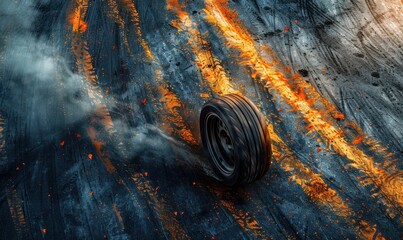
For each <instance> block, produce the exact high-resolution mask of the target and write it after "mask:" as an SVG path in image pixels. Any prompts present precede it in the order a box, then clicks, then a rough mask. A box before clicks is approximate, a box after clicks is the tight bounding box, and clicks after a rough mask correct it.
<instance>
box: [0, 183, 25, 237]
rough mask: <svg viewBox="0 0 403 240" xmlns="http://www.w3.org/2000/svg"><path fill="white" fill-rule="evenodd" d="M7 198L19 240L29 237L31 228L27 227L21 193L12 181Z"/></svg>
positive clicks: (8, 185) (9, 184) (7, 189)
mask: <svg viewBox="0 0 403 240" xmlns="http://www.w3.org/2000/svg"><path fill="white" fill-rule="evenodd" d="M6 197H7V203H8V206H9V210H10V215H11V218H12V220H13V223H14V229H15V231H16V233H17V236H18V239H24V238H26V237H27V236H29V235H28V233H29V228H28V226H27V222H26V218H25V213H24V209H23V207H22V200H21V197H20V196H19V193H18V191H17V189H16V188H15V184H14V183H13V181H12V180H10V182H9V183H8V184H7V187H6Z"/></svg>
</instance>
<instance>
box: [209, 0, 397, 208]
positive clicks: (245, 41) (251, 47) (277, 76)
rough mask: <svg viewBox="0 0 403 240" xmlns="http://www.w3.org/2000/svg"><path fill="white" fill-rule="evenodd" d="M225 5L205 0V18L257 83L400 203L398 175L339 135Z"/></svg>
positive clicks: (387, 195) (223, 2)
mask: <svg viewBox="0 0 403 240" xmlns="http://www.w3.org/2000/svg"><path fill="white" fill-rule="evenodd" d="M227 6H228V2H227V1H225V0H218V1H213V0H206V8H205V13H206V19H207V21H208V22H210V23H211V24H213V25H214V26H216V27H217V28H219V29H220V31H221V33H222V34H223V35H224V37H225V38H226V43H227V45H228V46H229V47H231V48H234V49H237V50H238V51H239V53H240V57H241V58H242V59H243V61H242V62H241V64H243V65H245V66H248V67H250V68H251V69H253V70H254V71H255V75H259V76H260V81H259V82H260V83H261V84H264V86H265V87H266V88H268V89H272V90H275V91H276V92H278V93H279V94H280V95H281V96H282V98H283V100H285V101H286V102H287V103H288V104H289V105H290V106H292V107H293V108H294V109H295V110H297V111H298V112H299V113H300V114H302V116H303V117H304V118H305V120H306V121H307V122H308V123H309V125H310V126H311V127H312V130H315V131H316V132H318V133H319V134H320V135H321V136H322V137H323V138H325V139H326V140H327V141H328V144H329V145H330V146H331V147H332V148H333V149H334V150H335V152H337V153H338V154H340V155H342V156H345V157H346V158H348V159H349V160H350V161H352V163H351V164H350V165H351V166H353V167H355V168H357V169H359V170H360V171H362V172H364V173H365V174H366V175H367V177H368V178H369V180H370V182H372V183H373V184H374V185H375V186H376V187H377V188H378V189H379V190H380V192H381V193H382V194H383V195H384V196H385V197H386V198H387V200H388V201H389V202H391V203H392V204H396V206H398V207H403V181H399V180H396V179H395V178H400V176H399V174H397V175H389V174H388V173H387V172H386V171H385V170H384V169H382V168H380V167H378V166H376V165H375V164H374V161H373V159H372V158H371V157H369V156H367V155H366V154H365V153H364V152H363V151H362V150H360V149H359V148H357V147H356V146H354V145H352V144H351V143H349V142H348V141H347V140H346V139H345V138H344V137H343V132H342V131H341V130H339V129H337V128H336V127H334V126H333V125H332V124H331V123H329V122H327V121H325V120H324V119H323V118H322V115H321V113H320V112H319V111H318V110H316V109H314V108H313V107H312V106H311V105H312V102H311V101H309V100H308V99H306V98H305V97H301V96H300V95H298V94H297V93H295V92H294V91H293V90H292V89H291V87H290V86H289V84H288V82H287V79H286V78H285V77H284V76H283V74H281V73H280V72H278V71H276V70H275V69H274V68H273V67H272V66H273V63H269V62H267V61H266V60H265V59H263V58H262V57H261V56H260V54H259V53H258V51H257V50H256V48H255V44H254V42H253V38H252V37H251V36H250V35H249V33H248V32H247V30H245V29H244V28H242V27H240V26H239V25H238V24H237V23H236V22H235V20H234V19H237V15H236V13H235V12H233V11H230V10H229V9H228V8H227ZM392 180H393V181H392Z"/></svg>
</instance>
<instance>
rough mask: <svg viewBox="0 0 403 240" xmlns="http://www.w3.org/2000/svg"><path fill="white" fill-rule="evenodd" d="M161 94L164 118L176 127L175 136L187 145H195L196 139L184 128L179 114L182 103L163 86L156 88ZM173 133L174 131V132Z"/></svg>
mask: <svg viewBox="0 0 403 240" xmlns="http://www.w3.org/2000/svg"><path fill="white" fill-rule="evenodd" d="M158 89H159V91H160V93H161V98H160V102H161V103H163V104H164V108H165V110H166V112H167V114H165V116H164V118H165V120H167V121H168V122H170V123H173V124H174V126H175V127H176V129H179V130H176V132H177V134H178V135H179V136H180V137H181V138H182V139H183V140H185V141H186V142H187V143H189V144H192V145H196V144H197V142H196V139H195V138H194V136H193V134H192V132H191V131H190V130H189V129H188V128H187V127H186V124H185V121H184V120H183V118H182V117H181V116H180V114H179V110H178V109H180V108H182V103H181V102H180V100H179V98H178V97H177V96H176V95H175V94H173V93H172V92H171V91H169V90H168V89H167V88H166V87H165V86H162V85H160V86H158ZM174 131H175V130H174Z"/></svg>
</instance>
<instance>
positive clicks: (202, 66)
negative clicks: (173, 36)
mask: <svg viewBox="0 0 403 240" xmlns="http://www.w3.org/2000/svg"><path fill="white" fill-rule="evenodd" d="M167 9H168V10H170V11H172V12H173V13H176V14H177V16H178V20H174V21H173V22H172V24H173V25H174V26H176V27H177V28H178V29H179V30H180V31H182V30H185V31H186V32H187V33H188V35H189V36H192V37H189V38H188V43H189V45H190V46H191V48H192V52H193V53H194V54H195V56H196V65H197V67H198V68H199V70H200V72H201V74H202V77H203V79H205V80H206V81H207V83H208V84H209V86H210V88H211V89H212V90H213V91H214V92H215V93H217V94H219V95H222V94H229V93H239V91H236V90H234V89H233V86H232V84H231V83H230V78H229V77H228V74H227V73H226V72H225V70H224V67H223V66H222V65H221V62H220V60H218V59H217V57H216V56H215V55H214V54H213V52H212V51H211V49H210V47H209V46H208V45H209V44H208V42H207V41H205V40H203V38H202V36H201V34H200V32H199V31H198V30H197V28H196V27H195V24H194V23H193V21H192V20H191V19H190V16H189V14H188V13H187V12H185V11H183V7H182V5H180V4H179V2H178V0H168V2H167Z"/></svg>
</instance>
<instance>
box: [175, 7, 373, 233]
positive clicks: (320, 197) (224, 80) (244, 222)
mask: <svg viewBox="0 0 403 240" xmlns="http://www.w3.org/2000/svg"><path fill="white" fill-rule="evenodd" d="M167 9H168V10H170V11H172V12H174V13H176V15H177V17H178V20H176V21H175V20H174V21H175V22H173V25H174V26H176V27H177V28H178V29H179V31H180V32H182V31H185V32H187V33H188V35H189V36H191V37H189V38H188V43H189V45H190V46H191V48H192V52H193V53H194V54H195V56H196V65H197V66H198V67H199V69H200V70H201V71H203V70H204V69H205V67H206V65H207V64H211V59H213V60H215V61H217V62H218V61H219V60H218V59H217V58H216V57H215V56H214V55H213V54H212V53H211V52H210V51H208V52H207V51H206V50H204V49H203V48H202V47H203V46H205V45H206V44H208V43H207V41H205V40H202V39H200V38H199V37H200V36H199V34H198V32H197V30H196V26H195V23H193V22H192V20H191V18H190V16H189V15H188V14H187V13H186V12H184V11H183V7H182V6H181V5H180V4H179V2H178V1H177V0H170V1H168V3H167ZM201 54H203V55H204V56H210V57H208V58H201V57H200V55H201ZM216 59H217V60H216ZM203 61H205V62H203ZM214 75H215V76H218V77H221V78H218V79H215V81H209V80H208V79H207V81H208V83H209V85H210V88H211V89H212V90H213V92H215V93H216V94H219V95H220V94H227V93H233V92H235V90H234V89H233V88H232V86H231V84H230V83H229V77H227V74H226V73H225V72H224V68H223V67H220V68H215V74H214ZM217 83H219V84H222V85H224V86H225V87H224V88H222V87H221V88H220V87H217V86H216V85H215V84H217ZM223 89H224V91H223ZM266 121H267V119H266ZM269 132H270V135H271V136H272V140H273V141H274V144H276V145H279V147H277V146H274V151H273V152H274V153H273V154H274V158H275V159H278V160H280V159H282V161H283V164H281V165H280V166H281V167H282V169H283V170H284V171H285V172H287V173H290V174H291V176H292V177H290V178H291V180H292V181H293V182H294V183H296V184H298V185H300V186H301V187H302V189H303V190H304V192H305V193H306V194H307V196H308V197H309V198H310V199H311V200H312V201H313V202H315V203H316V204H318V205H320V206H322V210H324V211H325V212H333V213H334V214H336V215H338V216H341V217H344V218H345V219H346V221H347V222H351V221H353V222H354V220H353V219H352V218H353V217H356V216H355V213H354V212H353V211H352V209H350V208H349V207H348V206H347V204H346V203H345V202H344V201H343V200H342V199H341V197H340V196H339V195H338V194H337V193H336V191H335V190H333V189H332V188H330V186H328V185H327V184H326V183H325V181H324V180H323V179H322V177H321V176H320V175H319V174H316V173H314V172H313V171H312V170H310V169H309V167H307V166H306V165H304V164H303V163H302V162H300V161H299V160H298V159H297V158H296V157H295V156H294V155H293V154H292V151H291V149H290V148H289V147H288V146H287V145H286V144H285V143H284V142H283V141H282V140H281V139H280V137H279V136H278V135H277V134H276V133H275V132H274V130H273V126H272V125H270V127H269ZM279 149H283V151H285V155H284V156H282V154H281V151H279ZM215 194H216V195H217V196H219V198H220V201H221V203H222V205H224V206H225V207H226V208H227V209H228V211H230V213H231V214H232V215H233V216H234V219H235V220H236V221H237V222H238V224H239V225H240V226H241V227H242V228H243V229H244V230H245V231H246V232H251V231H252V233H253V234H254V236H255V237H258V238H262V237H263V236H265V237H266V238H267V235H266V234H265V233H264V230H262V227H261V226H260V225H259V223H258V222H257V221H256V220H255V219H252V218H251V217H250V216H248V215H247V214H245V213H244V212H243V211H242V210H240V209H237V208H236V207H235V205H234V204H233V202H231V201H229V200H225V199H224V198H223V194H222V193H220V192H217V191H215ZM327 207H330V209H328V210H327V211H326V209H325V208H327ZM362 222H363V224H361V225H360V226H359V227H357V229H356V232H357V236H358V235H359V233H361V232H362V231H363V229H364V227H363V226H364V224H367V225H369V224H368V223H366V222H365V221H362ZM249 223H250V224H249Z"/></svg>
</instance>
